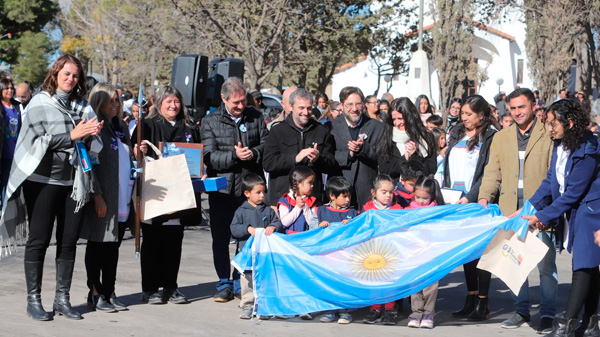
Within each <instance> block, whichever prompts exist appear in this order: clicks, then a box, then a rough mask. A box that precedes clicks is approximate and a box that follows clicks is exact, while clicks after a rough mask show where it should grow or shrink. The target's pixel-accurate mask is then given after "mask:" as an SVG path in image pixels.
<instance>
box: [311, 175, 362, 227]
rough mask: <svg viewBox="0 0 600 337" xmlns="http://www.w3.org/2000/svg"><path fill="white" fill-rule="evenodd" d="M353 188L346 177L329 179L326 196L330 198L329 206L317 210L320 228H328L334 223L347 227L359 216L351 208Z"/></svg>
mask: <svg viewBox="0 0 600 337" xmlns="http://www.w3.org/2000/svg"><path fill="white" fill-rule="evenodd" d="M351 188H352V185H351V184H350V183H349V182H348V180H346V179H345V178H344V177H331V178H329V179H327V184H326V186H325V194H326V195H327V196H329V204H327V205H323V206H319V207H318V208H317V211H316V213H317V223H318V224H319V227H328V226H329V225H330V224H331V223H332V222H341V223H343V224H344V225H345V224H347V223H348V221H350V219H352V218H354V217H355V216H357V215H358V212H357V211H356V210H355V209H354V208H352V207H350V197H351V194H350V193H351V192H350V191H351Z"/></svg>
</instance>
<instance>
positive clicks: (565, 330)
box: [544, 315, 577, 337]
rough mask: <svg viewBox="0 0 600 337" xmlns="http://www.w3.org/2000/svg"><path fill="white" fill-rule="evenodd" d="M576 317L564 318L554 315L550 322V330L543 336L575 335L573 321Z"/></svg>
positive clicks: (563, 336)
mask: <svg viewBox="0 0 600 337" xmlns="http://www.w3.org/2000/svg"><path fill="white" fill-rule="evenodd" d="M576 321H577V319H576V318H569V319H567V318H564V317H563V316H562V315H561V316H556V318H555V319H554V323H553V324H552V332H551V333H549V334H547V335H546V336H544V337H575V322H576Z"/></svg>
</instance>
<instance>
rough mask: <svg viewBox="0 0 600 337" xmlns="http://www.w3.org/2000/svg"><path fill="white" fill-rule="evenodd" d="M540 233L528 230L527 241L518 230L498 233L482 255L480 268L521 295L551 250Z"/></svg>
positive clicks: (501, 230) (478, 266)
mask: <svg viewBox="0 0 600 337" xmlns="http://www.w3.org/2000/svg"><path fill="white" fill-rule="evenodd" d="M537 233H538V231H537V230H536V231H535V232H533V233H532V232H529V231H528V232H527V235H526V236H525V240H524V241H523V240H521V238H519V235H518V234H516V233H515V232H514V231H508V232H507V231H505V230H503V229H500V230H498V233H496V236H494V238H493V239H492V241H491V242H490V243H489V244H488V246H487V248H486V249H485V251H484V252H483V255H481V259H480V260H479V263H478V264H477V268H479V269H483V270H487V271H489V272H490V273H492V274H494V275H496V276H497V277H498V278H500V279H501V280H502V281H503V282H504V283H505V284H506V285H507V286H508V287H509V288H510V290H511V291H512V292H513V293H514V294H515V295H518V294H519V290H520V289H521V286H522V285H523V283H524V282H525V280H526V279H527V276H528V275H529V273H530V272H531V271H532V270H533V268H535V267H536V266H537V264H538V263H539V262H540V261H541V260H542V258H544V256H545V255H546V252H547V251H548V246H546V245H545V244H544V243H543V242H542V240H540V239H539V238H538V237H537Z"/></svg>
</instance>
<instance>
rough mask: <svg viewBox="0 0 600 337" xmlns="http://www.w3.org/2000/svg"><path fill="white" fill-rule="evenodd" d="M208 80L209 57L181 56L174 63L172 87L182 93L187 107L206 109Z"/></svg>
mask: <svg viewBox="0 0 600 337" xmlns="http://www.w3.org/2000/svg"><path fill="white" fill-rule="evenodd" d="M207 79H208V57H207V56H202V55H181V56H178V57H176V58H175V60H174V61H173V69H172V72H171V85H172V86H174V87H175V88H177V89H178V90H179V91H181V95H182V96H183V102H182V103H183V105H185V106H186V107H189V108H192V109H194V108H196V109H197V108H202V109H204V105H205V103H206V85H207V82H208V81H207Z"/></svg>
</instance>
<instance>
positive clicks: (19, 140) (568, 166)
mask: <svg viewBox="0 0 600 337" xmlns="http://www.w3.org/2000/svg"><path fill="white" fill-rule="evenodd" d="M84 80H85V76H84V73H83V67H82V65H81V63H80V61H79V60H78V59H77V58H75V57H73V56H70V55H63V56H61V57H59V58H58V60H57V61H56V62H55V63H54V65H53V66H52V67H51V68H50V71H49V72H48V75H47V77H46V79H45V81H44V83H43V84H42V86H41V89H40V91H39V93H37V94H36V95H34V96H33V97H32V98H31V93H32V90H31V88H29V86H27V85H26V84H25V85H24V86H21V84H19V86H18V87H17V88H19V87H22V89H23V90H25V89H27V90H26V91H24V92H23V91H21V92H17V94H15V92H14V91H15V90H14V89H15V88H14V85H13V83H12V81H11V80H10V79H1V80H0V89H1V90H2V104H1V105H0V113H1V114H2V117H3V118H0V130H1V131H2V132H3V137H0V139H1V140H0V149H2V167H1V171H0V172H1V175H0V176H1V180H0V182H1V187H2V203H3V212H2V218H1V223H2V226H5V228H8V233H14V232H15V228H17V227H18V226H24V225H25V226H28V237H27V243H26V248H25V257H24V260H25V262H24V264H25V275H26V287H27V314H28V315H29V316H31V317H32V318H33V319H36V320H50V319H52V315H51V314H50V313H48V312H47V311H46V310H45V309H44V308H43V306H42V303H41V296H40V294H41V280H42V274H43V263H44V259H45V256H46V250H47V248H48V245H49V243H50V240H51V235H52V232H53V228H54V226H56V233H57V234H56V240H57V249H56V257H55V260H56V275H57V277H56V292H55V299H54V303H53V312H54V313H55V314H58V315H64V316H66V317H68V318H71V319H81V314H80V313H79V312H77V310H75V309H73V308H72V306H71V303H70V297H69V290H70V286H71V280H72V275H73V269H74V262H75V255H76V242H77V240H78V239H79V238H84V239H86V240H87V246H86V252H85V267H86V273H87V285H88V287H89V294H88V300H87V303H88V306H89V307H90V308H91V309H92V310H97V311H102V312H114V311H120V310H127V306H126V305H124V304H123V303H121V302H120V301H119V299H118V297H117V295H116V292H115V283H116V272H117V264H118V256H119V246H120V244H121V241H122V239H123V236H124V233H125V231H126V230H127V228H130V227H131V226H132V223H133V222H134V220H133V219H134V209H133V208H132V207H131V203H132V195H133V182H134V175H133V174H132V168H133V167H134V166H133V165H134V163H133V162H134V160H135V155H136V154H137V152H138V151H141V152H142V153H144V154H145V155H146V156H148V157H153V158H155V159H156V155H155V154H153V153H151V152H149V151H148V144H147V142H151V143H153V144H158V143H160V142H188V143H202V144H203V146H204V164H205V165H206V175H207V176H208V177H223V178H225V180H226V181H227V186H226V188H224V189H222V190H219V191H217V192H211V193H209V194H208V202H209V209H210V229H211V235H212V251H213V262H214V267H215V271H216V274H217V277H218V281H217V282H216V289H215V295H214V301H215V302H228V301H231V300H233V299H234V298H236V299H239V300H240V301H241V302H240V308H241V309H242V313H241V315H240V318H242V319H250V318H252V317H253V315H254V313H255V311H256V303H255V302H254V292H253V287H254V285H253V284H252V277H251V275H250V274H249V272H245V273H244V275H242V276H241V277H240V273H239V272H237V271H235V270H232V268H231V264H230V260H231V256H230V254H229V244H230V240H231V238H232V237H233V238H234V239H236V240H237V248H238V249H241V248H243V246H244V244H245V242H246V241H247V240H248V238H249V237H250V236H253V235H254V234H255V232H256V229H257V228H265V232H266V235H271V234H273V233H275V232H278V233H282V234H284V235H293V234H294V233H298V232H304V231H308V230H318V229H319V228H321V229H322V228H326V227H329V226H330V225H331V224H332V223H334V222H341V223H342V224H345V223H347V222H348V221H349V220H350V219H351V218H353V217H355V216H357V215H358V214H359V213H360V212H365V211H370V210H375V211H377V210H384V209H401V208H407V209H415V208H422V207H436V206H439V205H444V204H445V203H447V202H448V201H445V200H444V198H443V195H442V193H441V189H443V188H445V189H452V190H455V191H459V192H461V193H462V196H461V197H460V198H457V200H456V201H454V202H455V203H458V204H464V203H479V204H481V205H483V206H484V207H487V205H488V203H497V204H498V205H499V207H500V209H501V210H502V212H503V214H505V215H510V216H516V215H517V214H518V212H519V210H520V209H521V208H522V207H523V205H524V203H525V201H527V200H530V201H531V203H532V204H533V205H534V206H535V207H536V209H537V213H535V215H533V216H530V217H527V220H528V221H529V224H530V227H531V228H532V229H533V228H536V229H538V230H539V232H538V233H537V236H538V237H539V238H540V239H541V240H542V241H543V242H544V243H545V244H546V245H547V246H548V247H549V248H550V249H549V250H548V253H547V254H546V255H545V256H544V258H543V259H542V261H541V262H540V263H539V264H538V269H539V272H540V295H541V297H540V302H541V303H540V317H541V319H540V321H539V322H538V325H537V331H538V333H540V334H547V336H573V334H574V333H575V328H576V325H577V324H576V322H577V320H578V317H579V314H580V312H581V311H582V310H583V316H582V322H581V324H580V325H579V328H578V333H581V334H583V333H585V336H599V334H600V330H598V315H597V310H598V299H599V291H600V272H599V269H598V266H599V265H600V223H599V222H598V221H597V216H598V215H597V214H598V212H600V211H599V210H600V194H599V193H600V192H599V188H600V146H599V145H600V144H599V141H598V138H597V137H596V136H595V134H594V133H593V131H594V130H593V127H594V125H593V123H592V121H591V118H590V111H589V109H587V108H586V105H585V104H583V103H582V101H578V100H576V99H571V98H567V97H565V98H563V99H559V100H557V101H555V102H554V103H552V104H551V105H549V106H547V107H546V105H545V103H544V102H543V100H541V99H540V98H539V93H534V92H532V91H531V90H529V89H525V88H517V89H516V90H514V91H513V92H511V93H510V94H509V95H505V94H504V93H500V94H499V96H497V97H496V98H495V99H494V100H495V102H494V103H495V104H489V103H488V102H487V101H486V100H485V99H484V98H483V97H482V96H479V95H472V96H468V97H465V98H455V99H453V100H451V102H449V103H450V104H449V107H448V111H447V113H446V114H444V116H445V118H443V117H442V116H440V115H439V114H438V113H436V111H435V109H434V107H433V105H432V104H431V101H430V100H429V98H428V97H427V96H425V95H420V96H419V97H417V98H416V100H415V101H413V100H411V99H409V98H407V97H399V98H395V99H394V98H393V97H392V95H391V94H389V93H386V94H384V96H383V97H382V99H381V100H380V99H377V97H376V96H374V95H369V96H365V95H364V94H363V92H362V91H361V89H360V88H358V87H354V86H347V87H345V88H343V89H342V90H341V92H340V93H339V101H330V100H329V98H328V97H327V96H326V95H324V94H319V95H317V96H316V97H315V96H313V95H312V94H311V93H310V92H309V91H307V90H306V89H304V88H295V87H290V88H287V89H286V90H285V91H284V93H283V98H282V107H283V110H282V111H281V113H280V114H279V116H275V115H273V116H272V117H273V118H272V120H270V121H269V120H267V121H265V118H264V115H263V113H262V112H261V111H259V110H260V107H261V103H260V101H261V99H262V96H261V95H259V94H256V93H252V94H249V93H248V92H247V90H246V88H245V86H244V84H243V82H242V80H241V79H239V78H235V77H231V78H228V79H227V80H225V82H224V83H223V86H222V88H221V99H222V104H221V106H220V107H219V108H218V109H216V110H214V111H212V112H211V113H209V114H208V115H207V116H206V117H204V118H203V119H202V120H201V121H199V123H193V122H192V121H191V120H190V117H189V114H188V112H187V109H186V107H185V106H184V105H183V97H182V95H181V93H180V92H179V90H177V89H176V88H175V87H172V86H165V87H163V88H160V89H159V90H158V91H157V94H156V97H155V98H154V97H153V98H152V100H149V101H148V102H137V101H134V100H131V104H130V105H129V108H130V109H131V110H132V111H131V112H132V116H133V118H131V117H128V116H124V106H125V104H124V101H123V97H122V93H121V92H119V90H120V89H119V88H117V87H115V86H112V85H110V84H107V83H98V84H95V83H91V87H87V86H86V82H85V81H84ZM28 95H29V96H28ZM28 97H29V99H28ZM250 100H252V101H253V102H254V104H255V106H251V105H249V104H248V102H249V101H250ZM540 111H541V112H540ZM140 112H141V113H143V114H146V113H147V114H148V115H147V118H144V120H143V124H142V125H138V123H137V120H138V116H139V113H140ZM139 127H141V129H138V128H139ZM595 127H596V129H597V125H595ZM140 130H143V132H142V135H143V141H142V142H141V143H140V144H136V143H137V141H136V139H137V137H136V136H137V133H138V132H141V131H140ZM88 158H89V162H88V161H87V160H88ZM197 199H198V200H197V201H198V202H197V204H200V200H199V196H197ZM190 212H192V213H190ZM194 214H195V213H193V210H186V211H180V212H176V213H172V214H166V215H162V216H158V217H155V218H153V219H150V220H146V221H144V222H143V223H142V224H141V228H142V235H143V241H142V247H141V288H142V297H143V301H145V302H147V303H149V304H162V303H166V302H170V303H175V304H181V303H186V302H188V300H187V298H186V296H185V295H184V294H183V293H181V292H180V291H179V286H178V284H177V275H178V272H179V266H180V261H181V252H182V241H183V236H184V226H185V225H187V224H190V223H191V222H193V221H194V220H197V219H194ZM26 219H27V220H28V221H27V222H26ZM557 247H558V248H559V249H561V250H562V249H563V248H566V249H567V250H568V251H569V252H571V253H572V254H573V276H572V286H571V291H570V293H569V298H568V301H567V308H566V312H565V314H564V315H562V316H557V315H556V314H557V311H559V309H561V308H557V306H556V303H557V296H558V294H557V289H558V275H557V269H556V262H555V256H556V251H557V249H556V248H557ZM477 262H478V260H475V261H472V262H469V263H467V264H465V265H464V266H463V267H464V276H465V284H466V296H465V303H464V305H463V307H462V308H457V309H458V310H457V311H456V312H453V313H452V316H453V317H455V318H457V319H468V320H474V321H484V320H487V319H488V318H489V315H490V309H489V306H490V303H489V301H488V294H489V288H490V280H491V274H490V273H489V272H486V271H483V270H480V269H478V268H477ZM528 289H529V286H528V283H527V282H525V283H524V284H523V286H522V288H521V290H520V292H519V293H518V295H517V296H514V295H513V300H514V309H515V312H514V314H513V315H512V316H511V317H510V318H509V319H507V320H506V321H504V322H502V324H501V326H502V327H503V328H507V329H513V328H518V327H519V326H521V325H522V324H524V323H525V322H529V321H530V320H531V314H530V308H531V303H530V302H529V293H528ZM437 291H438V289H437V283H435V284H432V285H430V286H428V287H427V288H425V289H423V290H422V291H420V292H418V293H416V294H413V295H411V297H410V306H411V312H412V313H411V314H410V316H409V321H408V327H412V328H433V327H434V325H435V324H434V317H435V302H436V297H437ZM397 313H398V306H397V304H396V303H394V302H390V303H384V304H380V303H373V306H371V307H370V311H369V314H368V315H367V317H366V318H365V319H364V320H363V322H364V323H367V324H373V323H377V322H383V324H389V325H393V324H396V321H397ZM316 314H320V315H321V317H320V321H321V322H338V323H340V324H349V323H351V322H352V321H353V317H352V309H344V310H338V311H334V312H326V313H304V314H302V315H301V316H300V317H301V318H302V319H308V320H310V319H313V317H314V316H315V315H316ZM261 318H263V319H267V318H268V317H261ZM282 318H286V317H282Z"/></svg>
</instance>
